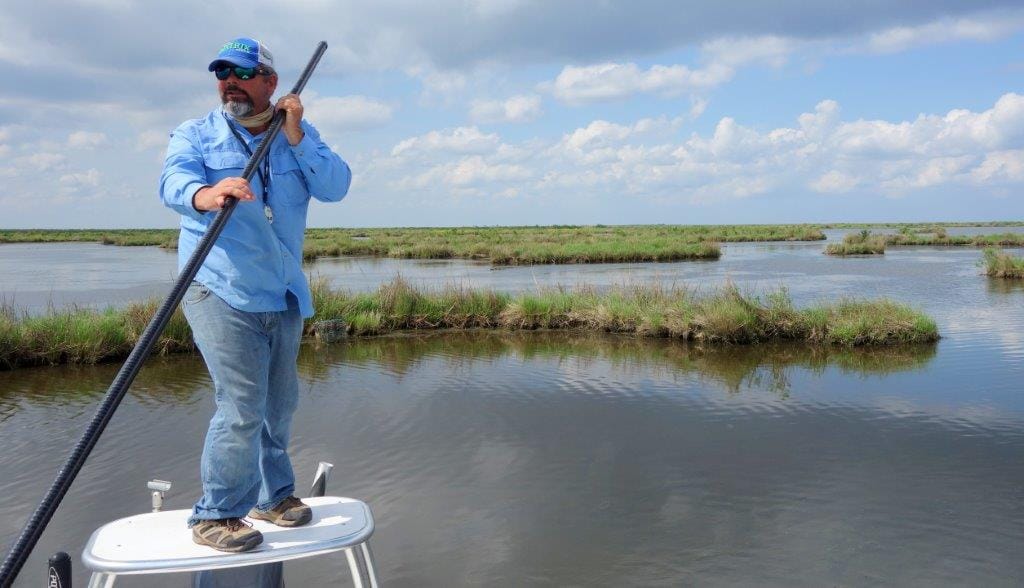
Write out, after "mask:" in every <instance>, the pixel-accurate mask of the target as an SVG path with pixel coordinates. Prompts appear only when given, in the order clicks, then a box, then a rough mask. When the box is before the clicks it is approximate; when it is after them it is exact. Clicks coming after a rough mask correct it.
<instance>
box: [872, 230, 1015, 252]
mask: <svg viewBox="0 0 1024 588" xmlns="http://www.w3.org/2000/svg"><path fill="white" fill-rule="evenodd" d="M885 242H886V244H887V245H909V246H923V245H940V246H951V247H1022V246H1024V234H1021V233H996V234H992V235H949V234H947V233H946V231H945V229H943V228H941V227H939V228H935V229H933V230H931V231H924V232H907V233H902V232H901V233H897V234H895V235H886V237H885Z"/></svg>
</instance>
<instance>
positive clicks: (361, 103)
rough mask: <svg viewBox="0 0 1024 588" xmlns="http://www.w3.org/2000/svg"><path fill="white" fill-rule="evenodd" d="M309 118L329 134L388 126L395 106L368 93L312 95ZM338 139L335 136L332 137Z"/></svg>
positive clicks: (306, 101) (308, 99)
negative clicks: (369, 96) (367, 95)
mask: <svg viewBox="0 0 1024 588" xmlns="http://www.w3.org/2000/svg"><path fill="white" fill-rule="evenodd" d="M305 105H306V107H307V108H308V109H309V118H310V120H313V121H316V126H317V128H318V129H321V130H324V131H326V132H328V133H344V132H345V131H361V130H366V129H372V128H375V127H380V126H383V125H386V124H387V123H389V122H390V121H391V116H392V108H391V107H390V106H388V105H387V104H385V103H383V102H380V101H378V100H374V99H372V98H368V97H366V96H309V97H307V98H306V100H305ZM330 139H331V140H336V139H337V138H336V137H330Z"/></svg>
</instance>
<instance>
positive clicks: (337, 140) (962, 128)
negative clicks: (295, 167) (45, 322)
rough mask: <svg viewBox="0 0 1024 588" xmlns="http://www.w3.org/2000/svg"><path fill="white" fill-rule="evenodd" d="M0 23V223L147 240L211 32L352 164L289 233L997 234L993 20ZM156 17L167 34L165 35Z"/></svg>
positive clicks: (591, 17)
mask: <svg viewBox="0 0 1024 588" xmlns="http://www.w3.org/2000/svg"><path fill="white" fill-rule="evenodd" d="M12 4H14V5H11V6H5V7H3V8H0V64H2V65H3V69H4V71H5V72H6V73H5V83H4V84H3V85H2V87H0V179H2V180H3V183H4V190H3V191H2V193H0V227H3V228H37V227H38V228H61V227H170V226H174V225H175V224H176V223H177V218H176V217H175V215H174V214H173V213H172V212H171V211H169V210H167V209H165V208H163V207H162V206H161V205H160V203H159V200H158V198H157V193H156V185H157V178H158V176H159V173H160V167H161V163H162V158H163V151H164V149H165V147H166V139H167V134H168V133H169V132H170V131H171V130H172V129H173V128H174V127H175V126H177V124H179V123H180V122H181V121H183V120H186V119H188V118H194V117H198V116H201V115H202V114H204V113H205V112H207V111H209V110H210V109H212V108H215V107H216V106H217V101H218V100H217V96H216V92H215V81H214V79H213V76H212V75H210V74H209V73H208V72H207V71H206V64H207V63H208V62H209V60H210V59H211V58H212V56H213V55H214V54H215V53H216V50H217V48H218V47H219V45H220V44H221V43H223V42H224V41H225V40H227V39H229V38H232V37H235V36H243V35H246V36H253V37H256V38H259V39H261V40H263V41H265V42H266V43H267V44H268V45H269V46H270V48H271V49H272V50H273V51H274V53H275V56H276V58H277V60H278V64H279V70H280V73H281V78H282V82H281V85H282V88H283V87H288V86H290V85H291V84H292V83H293V81H294V79H295V77H296V75H297V73H298V70H299V69H301V67H302V66H303V65H304V63H305V60H306V59H307V58H308V56H309V55H310V53H311V52H312V50H313V48H314V47H315V44H316V42H317V41H319V40H321V39H323V40H326V41H327V42H328V43H329V45H330V49H329V50H328V52H327V55H326V56H325V58H324V61H323V62H322V65H321V67H320V69H319V70H318V72H317V73H316V74H315V76H314V78H313V80H312V81H311V82H310V84H309V85H308V86H307V91H306V93H305V94H304V102H305V103H306V105H307V112H306V113H307V118H308V119H309V120H310V121H311V122H312V123H313V124H314V125H315V126H316V127H317V128H318V129H319V130H320V131H321V134H322V135H323V136H324V138H325V139H326V140H327V142H328V143H329V144H330V145H332V146H333V147H334V148H335V150H336V151H337V152H338V153H339V154H341V155H342V156H343V157H344V158H345V159H346V160H347V161H349V162H350V164H351V166H352V168H353V172H354V176H355V180H354V184H353V187H352V190H351V192H350V195H349V196H348V197H347V198H346V199H345V201H343V203H342V204H340V205H319V204H317V205H314V206H313V207H312V208H311V213H310V225H312V226H396V225H400V226H426V225H432V226H438V225H504V224H526V225H534V224H592V223H606V224H618V223H757V222H824V221H835V222H841V221H868V222H870V221H918V220H1020V219H1021V217H1022V216H1024V214H1022V213H1024V199H1022V198H1021V195H1020V190H1021V188H1022V186H1024V84H1022V80H1024V8H1020V7H1017V6H1015V4H1016V3H1014V2H999V1H989V2H979V1H974V2H963V1H952V0H945V1H943V0H933V1H930V2H924V1H917V0H909V1H906V2H900V3H889V2H879V1H862V2H850V3H842V4H841V5H839V4H838V3H819V5H813V6H808V5H807V4H806V3H805V2H799V1H796V0H789V1H786V0H783V1H780V2H775V3H764V2H736V1H733V2H718V3H706V2H687V1H661V0H635V1H633V2H628V3H627V2H614V1H611V0H607V1H604V2H582V1H563V2H534V1H529V0H438V1H437V2H432V3H420V2H409V1H404V0H402V1H400V0H386V1H381V2H373V3H369V2H361V3H360V2H332V1H330V0H303V1H295V2H289V3H279V2H269V1H264V0H255V1H253V2H247V3H244V8H245V10H244V11H243V10H242V8H243V6H242V5H241V4H239V3H226V2H218V1H214V2H200V1H198V0H185V1H183V2H178V3H174V4H171V3H161V2H142V1H139V2H136V1H133V0H78V1H67V0H65V1H63V2H51V1H49V0H39V1H37V2H33V3H31V4H27V5H18V4H17V3H12ZM172 23H173V24H172Z"/></svg>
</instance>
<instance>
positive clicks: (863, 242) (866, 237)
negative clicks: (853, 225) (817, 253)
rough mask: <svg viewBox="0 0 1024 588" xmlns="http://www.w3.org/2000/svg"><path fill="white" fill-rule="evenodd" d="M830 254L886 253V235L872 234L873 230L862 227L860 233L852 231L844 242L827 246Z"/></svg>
mask: <svg viewBox="0 0 1024 588" xmlns="http://www.w3.org/2000/svg"><path fill="white" fill-rule="evenodd" d="M825 253H827V254H828V255H882V254H884V253H885V237H883V236H882V235H872V234H871V231H869V230H867V229H862V230H861V231H860V232H858V233H850V234H849V235H847V236H846V237H844V238H843V242H842V243H832V244H830V245H828V246H827V247H826V248H825Z"/></svg>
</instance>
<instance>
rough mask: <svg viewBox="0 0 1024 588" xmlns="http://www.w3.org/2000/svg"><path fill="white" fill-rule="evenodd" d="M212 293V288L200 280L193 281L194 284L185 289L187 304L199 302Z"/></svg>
mask: <svg viewBox="0 0 1024 588" xmlns="http://www.w3.org/2000/svg"><path fill="white" fill-rule="evenodd" d="M209 295H210V289H209V288H207V287H206V286H204V285H202V284H200V283H199V282H192V285H190V286H189V287H188V290H186V291H185V298H184V300H185V304H198V303H200V302H202V301H203V300H206V297H207V296H209Z"/></svg>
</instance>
